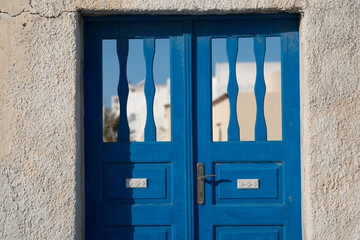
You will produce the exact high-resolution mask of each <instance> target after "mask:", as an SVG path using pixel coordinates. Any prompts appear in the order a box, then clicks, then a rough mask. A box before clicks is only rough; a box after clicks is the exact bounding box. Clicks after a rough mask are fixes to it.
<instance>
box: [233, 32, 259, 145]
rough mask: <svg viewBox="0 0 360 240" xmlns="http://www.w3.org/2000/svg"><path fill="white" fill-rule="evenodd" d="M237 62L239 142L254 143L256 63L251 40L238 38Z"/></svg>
mask: <svg viewBox="0 0 360 240" xmlns="http://www.w3.org/2000/svg"><path fill="white" fill-rule="evenodd" d="M237 61H238V62H237V64H236V76H237V80H238V84H239V95H238V100H237V115H238V121H239V126H240V141H254V139H255V138H254V136H255V135H254V132H255V120H256V101H255V94H254V86H255V79H256V63H255V56H254V39H253V38H239V52H238V57H237Z"/></svg>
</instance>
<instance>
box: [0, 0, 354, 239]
mask: <svg viewBox="0 0 360 240" xmlns="http://www.w3.org/2000/svg"><path fill="white" fill-rule="evenodd" d="M279 11H287V12H297V13H301V14H302V18H301V28H300V35H301V39H300V44H301V53H300V55H301V112H302V113H301V121H302V129H301V132H302V141H301V142H302V157H301V159H302V189H303V190H302V194H303V197H302V198H303V199H302V201H303V225H304V226H303V228H304V229H303V232H304V239H307V240H309V239H315V240H319V239H324V240H339V239H344V240H351V239H360V150H359V143H360V104H359V103H360V70H359V69H360V47H359V46H360V1H358V0H341V1H340V0H303V1H300V0H236V1H235V0H153V1H149V0H146V1H145V0H124V1H121V0H17V1H14V0H1V1H0V239H81V238H82V228H83V222H82V214H83V211H82V201H83V199H82V186H81V184H82V180H81V175H82V170H81V169H82V155H81V152H82V148H81V146H82V142H81V141H82V140H81V132H82V130H81V56H82V51H81V49H82V46H81V42H82V40H81V14H110V13H122V14H126V13H150V14H186V13H191V14H208V13H219V14H220V13H247V12H260V13H261V12H279Z"/></svg>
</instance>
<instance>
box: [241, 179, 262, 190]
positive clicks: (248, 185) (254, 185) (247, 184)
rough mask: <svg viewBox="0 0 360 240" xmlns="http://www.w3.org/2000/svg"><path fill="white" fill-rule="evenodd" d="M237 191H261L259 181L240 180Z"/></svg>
mask: <svg viewBox="0 0 360 240" xmlns="http://www.w3.org/2000/svg"><path fill="white" fill-rule="evenodd" d="M237 189H259V179H238V180H237Z"/></svg>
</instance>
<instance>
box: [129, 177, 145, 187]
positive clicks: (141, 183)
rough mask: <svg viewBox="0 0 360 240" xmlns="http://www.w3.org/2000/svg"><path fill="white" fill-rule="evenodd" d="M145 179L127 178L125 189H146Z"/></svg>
mask: <svg viewBox="0 0 360 240" xmlns="http://www.w3.org/2000/svg"><path fill="white" fill-rule="evenodd" d="M147 187H148V184H147V178H127V179H126V188H147Z"/></svg>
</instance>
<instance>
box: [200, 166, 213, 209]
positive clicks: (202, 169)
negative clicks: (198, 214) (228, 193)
mask: <svg viewBox="0 0 360 240" xmlns="http://www.w3.org/2000/svg"><path fill="white" fill-rule="evenodd" d="M196 168H197V171H196V172H197V202H198V204H199V205H203V204H204V203H205V186H204V184H205V183H204V182H205V181H204V179H205V178H207V177H217V175H204V173H205V166H204V164H202V163H198V164H197V165H196Z"/></svg>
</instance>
